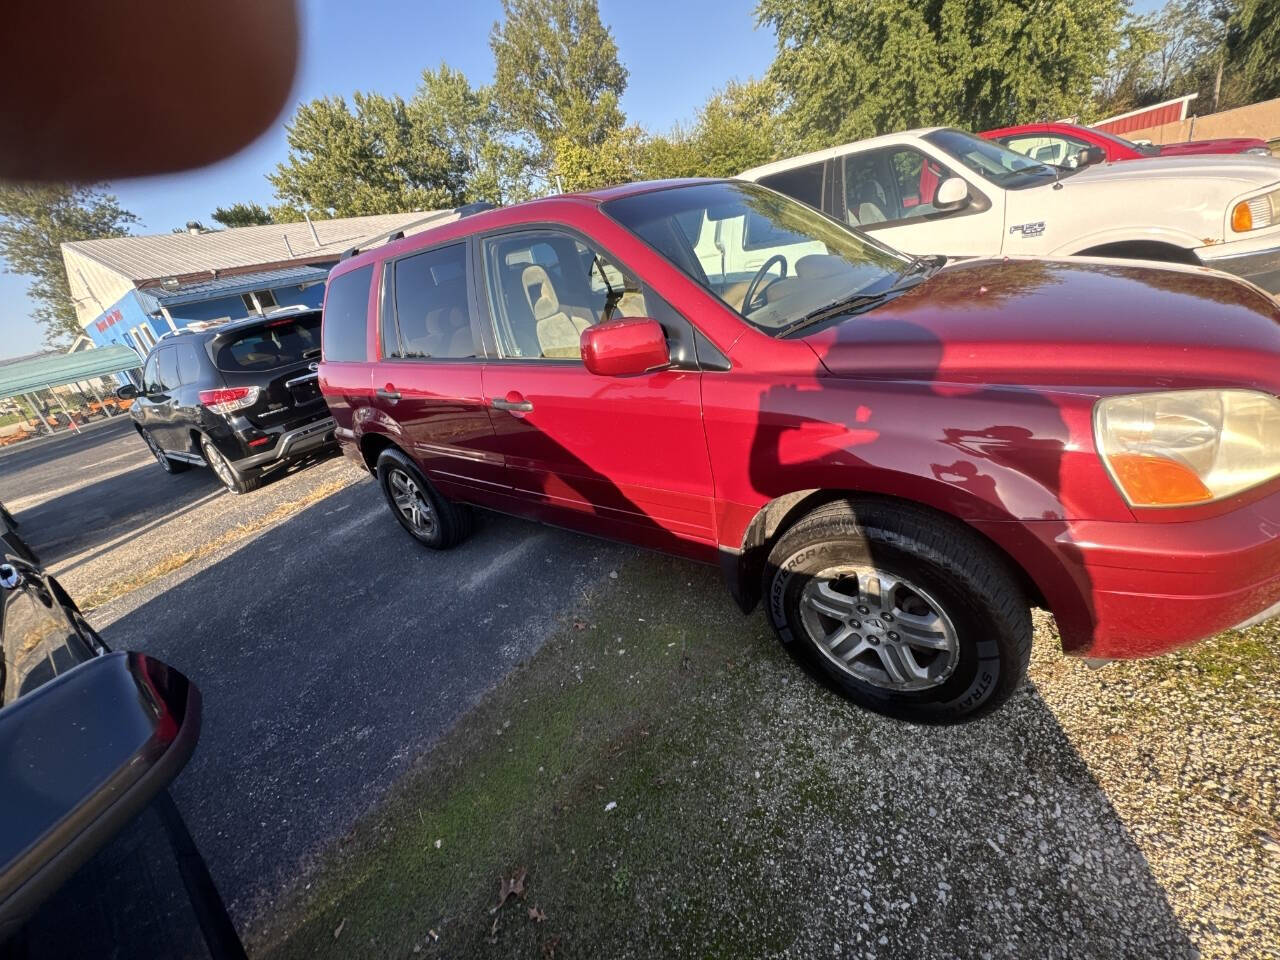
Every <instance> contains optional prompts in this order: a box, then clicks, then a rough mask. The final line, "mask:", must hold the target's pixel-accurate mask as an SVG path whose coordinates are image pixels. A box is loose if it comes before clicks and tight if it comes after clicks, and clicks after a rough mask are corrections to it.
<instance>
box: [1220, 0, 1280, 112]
mask: <svg viewBox="0 0 1280 960" xmlns="http://www.w3.org/2000/svg"><path fill="white" fill-rule="evenodd" d="M1226 48H1227V49H1226V54H1227V62H1228V63H1229V64H1230V65H1231V68H1232V71H1233V73H1234V74H1235V76H1236V77H1237V78H1238V80H1239V83H1240V85H1241V88H1242V89H1241V93H1240V97H1239V99H1240V102H1242V103H1254V102H1256V101H1258V100H1268V99H1270V98H1272V97H1280V0H1241V2H1240V6H1239V9H1238V10H1237V11H1235V13H1234V15H1233V16H1232V19H1231V21H1230V28H1229V33H1228V38H1227V41H1226Z"/></svg>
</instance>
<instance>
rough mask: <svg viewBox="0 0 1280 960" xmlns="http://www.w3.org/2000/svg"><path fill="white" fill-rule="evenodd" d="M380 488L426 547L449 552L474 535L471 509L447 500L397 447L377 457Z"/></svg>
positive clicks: (402, 520) (397, 516)
mask: <svg viewBox="0 0 1280 960" xmlns="http://www.w3.org/2000/svg"><path fill="white" fill-rule="evenodd" d="M377 474H378V486H380V487H381V488H382V494H383V496H385V497H386V498H387V506H389V507H390V508H391V513H392V514H393V515H394V516H395V518H396V520H398V521H399V522H400V526H402V527H404V529H405V530H406V531H407V532H408V534H409V535H410V536H411V537H413V538H414V539H415V540H417V541H418V542H419V543H421V544H422V545H423V546H426V547H430V548H431V549H433V550H447V549H449V548H450V547H453V546H456V545H457V544H459V543H461V542H462V541H463V540H465V539H466V538H467V537H468V536H469V535H470V533H471V519H472V518H471V509H470V508H469V507H467V506H464V505H463V504H459V503H453V502H452V501H450V500H447V499H445V498H444V497H442V496H441V495H440V493H439V491H437V490H436V488H435V487H434V486H432V485H431V481H430V480H428V479H427V478H426V477H424V476H423V475H422V471H421V470H419V469H418V467H417V465H416V464H414V462H413V461H412V460H410V459H409V457H407V456H406V455H405V454H403V453H402V452H400V451H399V450H397V449H396V448H394V447H389V448H387V449H386V450H384V451H382V454H381V455H380V456H379V457H378V467H377Z"/></svg>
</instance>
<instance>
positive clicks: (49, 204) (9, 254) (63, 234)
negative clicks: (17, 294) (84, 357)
mask: <svg viewBox="0 0 1280 960" xmlns="http://www.w3.org/2000/svg"><path fill="white" fill-rule="evenodd" d="M137 222H138V218H137V217H135V216H134V215H133V214H132V213H130V212H129V211H127V210H125V209H123V208H122V207H121V206H120V204H119V202H118V201H117V200H116V198H115V197H114V196H113V195H112V194H109V193H105V192H103V191H102V190H101V189H100V188H99V187H96V186H73V185H68V184H39V185H29V184H5V183H0V257H3V258H4V261H5V264H6V265H7V267H8V269H9V270H10V271H11V272H13V273H20V274H25V275H26V276H27V277H28V278H29V281H30V282H29V283H28V285H27V295H28V296H29V297H31V299H32V300H34V301H35V303H36V306H35V309H34V310H33V311H32V318H33V319H34V320H35V321H36V322H37V323H39V324H41V325H42V326H43V327H44V330H45V342H46V343H48V344H49V345H50V346H64V345H65V344H66V343H67V341H68V340H70V339H72V338H74V337H75V336H77V335H78V334H79V333H80V323H79V321H77V320H76V310H75V303H74V302H73V301H72V299H71V290H70V288H69V287H68V285H67V273H66V267H65V266H64V264H63V261H62V248H61V245H62V244H64V243H69V242H71V241H73V240H97V239H100V238H102V237H123V236H126V235H128V233H129V232H130V231H129V227H130V225H131V224H134V223H137Z"/></svg>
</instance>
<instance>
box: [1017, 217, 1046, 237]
mask: <svg viewBox="0 0 1280 960" xmlns="http://www.w3.org/2000/svg"><path fill="white" fill-rule="evenodd" d="M1009 232H1010V233H1020V234H1022V239H1024V240H1026V239H1027V238H1028V237H1038V236H1041V235H1042V234H1043V233H1044V221H1043V220H1037V221H1036V222H1035V223H1015V224H1014V225H1013V226H1012V227H1010V228H1009Z"/></svg>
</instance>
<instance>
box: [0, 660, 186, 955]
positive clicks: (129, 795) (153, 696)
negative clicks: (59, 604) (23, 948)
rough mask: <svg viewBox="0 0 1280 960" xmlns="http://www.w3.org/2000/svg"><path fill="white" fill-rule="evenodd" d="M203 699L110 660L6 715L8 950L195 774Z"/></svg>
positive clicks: (0, 906) (2, 861)
mask: <svg viewBox="0 0 1280 960" xmlns="http://www.w3.org/2000/svg"><path fill="white" fill-rule="evenodd" d="M199 736H200V691H199V690H197V689H196V687H195V686H194V685H193V684H191V683H190V682H189V681H188V680H187V678H186V677H184V676H183V675H182V674H180V673H178V672H177V671H176V670H173V669H171V668H169V667H167V666H165V665H164V664H163V663H161V662H160V661H159V660H154V659H152V658H151V657H148V656H145V655H143V654H140V653H109V654H106V655H104V656H101V657H95V658H94V659H92V660H88V661H86V662H85V663H82V664H80V665H79V666H78V667H73V668H72V669H70V670H68V671H66V672H65V673H63V674H61V675H59V676H57V677H55V678H54V679H53V680H50V681H49V682H48V683H45V684H42V685H40V686H37V687H35V688H34V689H32V690H31V691H28V692H26V693H25V695H23V696H20V697H18V699H16V700H14V701H13V702H12V703H10V704H9V705H8V706H6V707H5V708H4V709H3V710H0V757H4V758H5V759H4V763H3V765H0V796H2V797H4V817H3V829H0V942H3V941H4V940H6V939H7V938H8V937H9V935H10V934H12V933H14V932H15V931H16V930H17V929H18V927H19V926H20V925H21V924H22V922H23V921H24V920H25V919H26V918H27V917H29V916H30V915H31V914H32V913H34V912H35V909H36V908H37V907H38V906H39V905H40V903H41V902H42V901H43V900H44V899H45V898H46V897H48V896H49V894H51V893H52V892H53V891H54V890H56V889H57V888H58V887H59V886H61V885H62V883H63V882H65V881H66V880H67V879H68V878H69V877H70V876H71V875H72V873H74V872H75V870H76V869H77V868H78V867H79V866H80V865H81V864H83V863H84V862H85V861H86V860H88V859H89V857H91V856H92V855H93V854H94V853H96V852H97V851H98V850H99V849H100V848H101V847H102V846H103V845H105V844H106V843H107V841H108V840H110V839H111V838H112V837H113V836H114V835H115V834H116V833H117V832H119V830H120V829H121V828H123V827H124V826H125V825H126V824H127V823H128V822H129V821H130V820H131V819H132V818H133V817H134V816H135V815H137V813H138V812H139V811H140V810H142V808H143V807H145V806H146V805H147V804H148V803H149V802H150V801H151V799H152V798H153V797H154V796H155V795H156V794H157V793H159V792H160V791H161V790H163V789H164V788H165V787H166V786H168V785H169V782H170V781H171V780H173V778H174V777H176V776H177V775H178V772H179V771H181V770H182V768H183V767H184V766H186V763H187V760H189V759H190V757H191V753H192V751H194V750H195V746H196V740H197V739H199Z"/></svg>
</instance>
